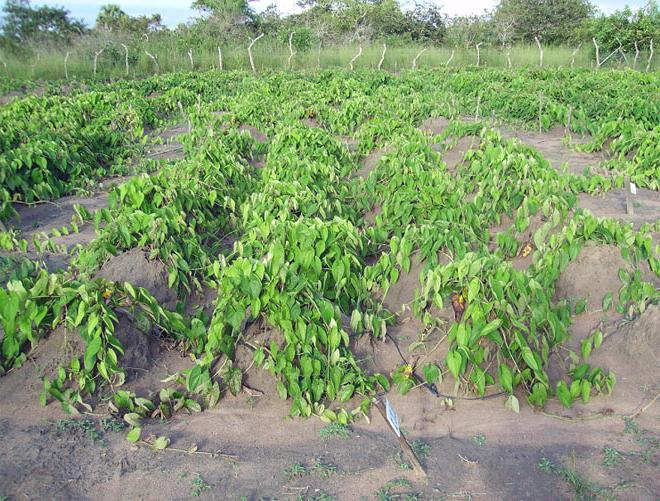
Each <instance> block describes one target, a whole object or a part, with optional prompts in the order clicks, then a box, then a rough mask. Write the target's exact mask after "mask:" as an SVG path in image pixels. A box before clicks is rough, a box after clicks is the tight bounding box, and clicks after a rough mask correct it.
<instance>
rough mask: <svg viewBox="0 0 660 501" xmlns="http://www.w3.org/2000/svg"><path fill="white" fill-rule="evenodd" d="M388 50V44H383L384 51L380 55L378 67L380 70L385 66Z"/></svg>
mask: <svg viewBox="0 0 660 501" xmlns="http://www.w3.org/2000/svg"><path fill="white" fill-rule="evenodd" d="M386 52H387V45H385V44H383V53H382V54H381V55H380V61H378V69H379V70H380V69H381V68H382V67H383V61H385V53H386Z"/></svg>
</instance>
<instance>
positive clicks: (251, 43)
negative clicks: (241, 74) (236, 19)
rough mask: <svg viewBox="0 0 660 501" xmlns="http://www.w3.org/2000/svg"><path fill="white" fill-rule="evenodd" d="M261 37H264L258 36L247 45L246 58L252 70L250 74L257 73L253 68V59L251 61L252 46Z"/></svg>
mask: <svg viewBox="0 0 660 501" xmlns="http://www.w3.org/2000/svg"><path fill="white" fill-rule="evenodd" d="M263 36H264V34H263V33H262V34H261V35H259V36H258V37H257V38H255V39H254V40H252V41H251V42H250V45H248V56H250V67H251V68H252V73H256V72H257V69H256V68H255V67H254V59H252V46H253V45H254V44H255V43H256V42H257V40H259V39H260V38H261V37H263Z"/></svg>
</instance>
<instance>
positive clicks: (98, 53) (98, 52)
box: [94, 48, 105, 78]
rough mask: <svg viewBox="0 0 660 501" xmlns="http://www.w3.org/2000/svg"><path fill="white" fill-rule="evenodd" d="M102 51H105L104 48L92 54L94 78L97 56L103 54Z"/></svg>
mask: <svg viewBox="0 0 660 501" xmlns="http://www.w3.org/2000/svg"><path fill="white" fill-rule="evenodd" d="M104 50H105V48H103V49H101V50H99V51H97V52H94V78H96V62H97V61H98V58H99V56H100V55H101V54H103V51H104Z"/></svg>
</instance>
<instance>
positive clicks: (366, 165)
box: [355, 148, 385, 179]
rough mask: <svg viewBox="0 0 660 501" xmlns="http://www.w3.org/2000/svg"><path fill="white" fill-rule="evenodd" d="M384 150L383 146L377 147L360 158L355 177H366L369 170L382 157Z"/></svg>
mask: <svg viewBox="0 0 660 501" xmlns="http://www.w3.org/2000/svg"><path fill="white" fill-rule="evenodd" d="M384 154H385V150H384V149H383V148H378V149H375V150H374V151H372V152H371V153H369V154H368V155H367V156H366V157H364V160H362V164H361V167H360V168H359V169H358V171H357V172H356V173H355V177H361V178H362V179H367V178H368V177H369V174H371V171H372V170H374V169H375V168H376V167H378V164H379V162H380V159H381V158H383V155H384Z"/></svg>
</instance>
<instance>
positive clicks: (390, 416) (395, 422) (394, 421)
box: [385, 399, 401, 437]
mask: <svg viewBox="0 0 660 501" xmlns="http://www.w3.org/2000/svg"><path fill="white" fill-rule="evenodd" d="M385 414H386V415H387V421H388V423H390V426H391V427H392V429H393V430H394V433H396V436H397V437H400V436H401V430H400V429H399V418H398V417H397V415H396V412H394V408H393V407H392V406H391V405H390V401H389V400H387V399H385Z"/></svg>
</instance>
